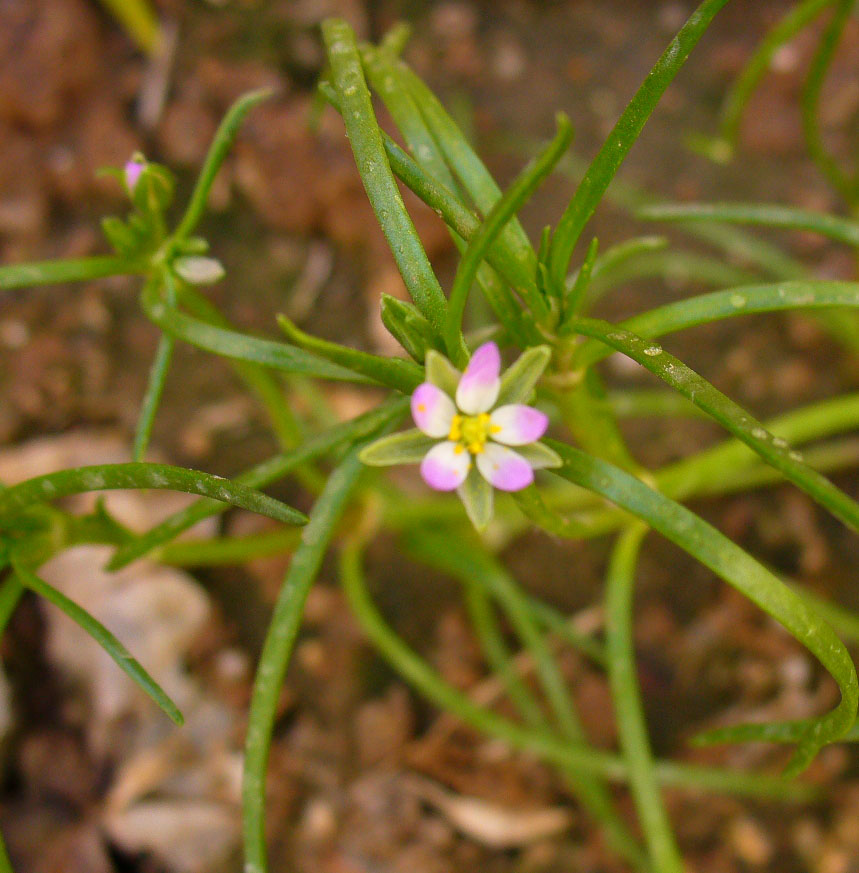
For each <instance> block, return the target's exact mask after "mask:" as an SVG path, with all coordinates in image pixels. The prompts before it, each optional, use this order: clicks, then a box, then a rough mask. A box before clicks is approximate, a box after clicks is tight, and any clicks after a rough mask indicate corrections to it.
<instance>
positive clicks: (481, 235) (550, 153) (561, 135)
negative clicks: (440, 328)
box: [444, 113, 573, 363]
mask: <svg viewBox="0 0 859 873" xmlns="http://www.w3.org/2000/svg"><path fill="white" fill-rule="evenodd" d="M556 124H557V127H558V131H557V133H556V134H555V138H554V139H553V140H552V142H551V143H549V145H548V146H546V148H545V149H544V150H543V152H542V153H541V154H540V155H539V156H538V157H536V158H535V159H534V160H533V161H532V162H531V163H530V164H529V165H528V166H527V167H525V169H524V170H522V172H521V173H520V174H519V175H518V176H517V177H516V179H515V180H514V182H513V184H512V185H511V186H510V187H509V188H508V189H507V191H506V192H505V193H504V194H503V195H502V196H501V198H500V199H499V200H497V201H496V203H495V204H494V205H493V207H492V209H491V210H490V211H489V214H488V215H487V216H486V221H485V222H484V223H483V225H481V227H480V230H479V231H478V232H477V233H476V234H475V235H474V236H473V237H472V238H471V240H469V243H468V248H467V249H466V250H465V254H464V255H463V257H462V260H461V261H460V263H459V267H458V268H457V271H456V277H455V278H454V280H453V288H452V289H451V292H450V301H449V304H448V311H447V321H446V323H445V331H444V339H445V343H446V345H447V350H448V352H449V353H450V355H451V358H454V355H455V354H457V353H458V351H459V344H460V337H461V331H462V315H463V312H464V311H465V301H466V299H467V297H468V292H469V290H470V289H471V285H472V283H473V282H474V278H475V276H476V274H477V268H478V267H479V266H480V263H481V261H482V260H483V258H484V257H485V254H486V252H487V250H488V248H489V246H490V245H491V244H492V242H493V240H494V239H496V238H497V236H498V234H499V233H500V232H501V229H502V228H503V227H504V226H505V225H506V224H507V223H508V222H509V221H510V219H511V218H512V217H513V216H514V215H515V214H516V213H517V212H518V211H519V209H520V208H521V207H522V205H523V204H524V203H525V202H526V201H527V200H528V198H529V197H530V196H531V195H532V194H533V193H534V191H535V190H536V188H537V186H538V185H539V184H540V183H541V182H542V181H543V180H544V179H545V178H546V176H548V174H549V173H550V172H551V170H552V167H554V166H555V164H556V163H557V162H558V160H559V159H560V157H561V155H563V153H564V152H565V151H566V150H567V149H568V148H569V146H570V143H571V142H572V138H573V127H572V125H571V124H570V121H569V119H568V118H567V117H566V116H565V115H563V114H561V113H559V114H558V116H557V119H556ZM534 302H536V300H535V301H534ZM540 306H541V309H540V310H538V311H535V312H534V315H535V316H536V317H537V318H538V319H539V318H541V317H543V316H545V315H546V313H547V311H548V310H547V307H546V304H545V302H543V301H542V300H541V301H540ZM454 362H455V363H463V362H461V361H456V360H455V358H454Z"/></svg>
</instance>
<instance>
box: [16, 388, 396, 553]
mask: <svg viewBox="0 0 859 873" xmlns="http://www.w3.org/2000/svg"><path fill="white" fill-rule="evenodd" d="M407 407H408V401H407V400H406V399H405V398H402V399H400V400H396V401H394V402H392V403H386V404H384V405H382V406H380V407H379V408H377V409H374V410H372V411H371V412H367V413H365V414H364V415H361V416H358V417H357V418H354V419H352V421H347V422H345V423H343V424H338V425H335V426H334V427H332V428H330V429H329V430H327V431H325V432H324V433H322V434H319V436H316V437H313V438H311V439H309V440H308V441H307V442H305V443H304V444H303V445H301V446H299V447H298V448H295V449H292V450H290V451H286V452H283V453H282V454H279V455H275V456H274V457H273V458H269V459H268V460H266V461H263V462H262V463H261V464H257V465H256V466H255V467H252V468H251V469H250V470H247V471H246V472H245V473H243V474H241V475H240V476H237V477H236V478H235V479H234V481H235V482H237V483H240V484H242V485H245V486H247V487H250V488H264V487H265V486H266V485H270V484H272V483H273V482H277V481H278V480H280V479H283V478H284V476H287V475H289V473H291V472H293V471H295V470H296V469H298V468H299V467H301V466H302V465H303V464H306V463H307V462H308V461H312V460H315V459H316V458H318V457H321V456H322V455H325V454H327V453H328V452H331V451H333V450H334V449H336V448H338V447H340V446H343V445H345V444H346V443H350V442H354V441H355V440H360V439H363V438H364V437H367V436H369V435H370V434H372V433H374V432H375V431H377V430H378V429H379V428H381V427H383V426H385V425H386V424H388V423H389V422H392V421H397V420H399V418H400V417H401V416H402V415H403V413H404V412H405V410H406V408H407ZM0 496H2V494H0ZM226 508H227V507H226V506H225V505H224V503H222V502H220V501H218V500H208V499H204V500H198V501H197V502H196V503H192V504H191V505H190V506H188V507H186V508H185V509H182V510H180V511H179V512H176V513H174V514H173V515H171V516H169V517H168V518H166V519H165V520H164V521H162V522H161V523H160V524H158V525H156V526H155V527H153V528H152V529H151V530H149V531H147V532H146V533H144V534H142V535H141V536H139V537H137V538H136V539H134V540H132V541H131V542H129V543H128V544H126V545H124V546H121V547H120V548H119V549H117V551H116V554H114V556H113V558H112V559H111V561H110V563H109V564H108V569H109V570H119V569H121V568H122V567H125V566H126V565H127V564H130V563H131V562H132V561H135V560H137V558H140V557H142V556H143V555H145V554H147V553H148V552H150V551H151V550H152V549H154V548H157V547H158V546H161V545H163V544H164V543H167V542H169V541H170V540H172V539H174V538H175V537H177V536H179V534H180V533H183V532H184V531H186V530H188V529H189V528H192V527H193V526H194V525H195V524H197V522H199V521H203V519H206V518H209V517H210V516H212V515H217V514H218V513H220V512H223V511H224V510H225V509H226Z"/></svg>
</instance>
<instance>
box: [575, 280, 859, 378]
mask: <svg viewBox="0 0 859 873" xmlns="http://www.w3.org/2000/svg"><path fill="white" fill-rule="evenodd" d="M846 306H850V307H859V282H836V281H828V280H823V279H812V280H807V281H797V282H777V283H775V284H767V285H740V286H738V287H736V288H728V289H726V290H724V291H714V292H712V293H710V294H702V295H700V296H698V297H689V298H686V299H685V300H678V301H675V302H674V303H668V304H666V305H665V306H659V307H657V308H656V309H650V310H648V311H647V312H643V313H642V314H641V315H634V316H633V317H632V318H628V319H626V321H622V322H621V323H620V325H619V327H621V328H622V329H625V330H629V331H632V332H633V333H635V334H637V335H638V336H642V337H645V338H647V339H653V338H655V337H658V336H664V335H665V334H670V333H676V332H677V331H680V330H685V329H686V328H689V327H695V326H696V325H699V324H708V323H710V322H712V321H719V320H720V319H723V318H732V317H734V316H737V315H751V314H753V313H760V312H779V311H783V310H800V309H823V308H825V307H846ZM571 329H572V330H576V327H575V323H573V325H572V328H571ZM611 353H612V349H610V348H606V346H605V344H604V343H602V342H601V341H598V340H591V341H589V342H587V343H585V344H584V345H582V346H580V347H579V348H578V349H577V350H576V352H575V354H574V355H573V363H572V366H573V368H577V367H588V366H590V365H592V364H594V363H596V362H597V361H599V360H602V359H603V358H605V357H608V355H610V354H611Z"/></svg>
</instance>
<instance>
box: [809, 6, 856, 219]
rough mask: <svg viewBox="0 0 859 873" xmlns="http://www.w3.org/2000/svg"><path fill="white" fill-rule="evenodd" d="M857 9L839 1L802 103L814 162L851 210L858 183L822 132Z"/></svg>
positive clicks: (810, 75)
mask: <svg viewBox="0 0 859 873" xmlns="http://www.w3.org/2000/svg"><path fill="white" fill-rule="evenodd" d="M855 5H856V0H837V2H836V4H835V12H834V13H833V15H832V18H831V19H830V21H829V23H828V24H827V26H826V30H824V32H823V36H822V37H821V39H820V43H819V44H818V46H817V51H816V52H815V54H814V57H813V58H812V60H811V68H810V69H809V71H808V77H807V78H806V80H805V87H804V88H803V89H802V99H801V100H800V103H799V106H800V109H801V111H802V132H803V134H804V135H805V143H806V145H807V146H808V151H809V153H810V154H811V158H812V160H813V161H814V162H815V163H816V164H817V167H818V169H819V170H820V172H821V173H823V175H824V176H825V177H826V178H827V179H828V180H829V184H830V185H832V187H833V188H834V189H835V190H836V191H838V192H839V193H840V194H841V196H842V197H843V198H844V200H845V201H846V202H847V204H848V205H850V206H851V207H852V206H854V205H856V196H857V185H856V181H857V180H856V179H850V178H848V176H847V174H846V173H845V172H844V170H842V169H841V167H840V166H839V165H838V162H837V161H836V160H835V158H834V157H833V156H832V155H831V154H830V152H829V150H828V149H827V147H826V143H825V142H824V139H823V134H822V133H821V130H820V119H819V115H820V98H821V95H822V93H823V84H824V82H825V81H826V76H827V74H828V72H829V68H830V67H831V65H832V61H833V59H834V57H835V52H836V49H837V48H838V43H839V42H840V41H841V37H842V36H843V35H844V28H845V26H846V24H847V21H848V19H849V18H850V13H851V12H852V11H853V8H854V7H855Z"/></svg>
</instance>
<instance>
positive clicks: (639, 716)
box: [605, 524, 683, 873]
mask: <svg viewBox="0 0 859 873" xmlns="http://www.w3.org/2000/svg"><path fill="white" fill-rule="evenodd" d="M647 530H648V529H647V526H646V525H643V524H635V525H632V526H631V527H629V528H627V529H626V531H624V532H623V533H622V534H621V535H620V537H619V538H618V541H617V544H616V546H615V548H614V551H613V553H612V558H611V562H610V564H609V568H608V572H607V574H606V593H605V601H606V647H607V649H608V675H609V682H610V684H611V691H612V700H613V701H614V709H615V714H616V716H617V726H618V733H619V735H620V746H621V749H622V751H623V754H624V757H625V759H626V762H627V766H628V767H629V787H630V791H631V792H632V796H633V799H634V800H635V806H636V809H637V810H638V818H639V821H640V822H641V829H642V831H643V832H644V838H645V840H646V842H647V847H648V850H649V852H650V858H651V862H652V866H653V869H654V870H658V871H659V873H683V859H682V858H681V857H680V852H679V850H678V848H677V843H676V840H675V839H674V832H673V831H672V828H671V822H670V821H669V819H668V814H667V812H666V811H665V807H664V805H663V803H662V795H661V793H660V791H659V782H658V780H657V778H656V770H655V767H654V761H653V755H652V753H651V750H650V741H649V739H648V736H647V724H646V722H645V719H644V706H643V704H642V700H641V689H640V688H639V685H638V680H637V676H636V667H635V646H634V643H633V630H632V626H633V616H632V612H633V609H632V602H633V588H634V585H635V565H636V563H637V561H638V551H639V548H640V546H641V541H642V539H643V538H644V536H645V534H646V533H647Z"/></svg>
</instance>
